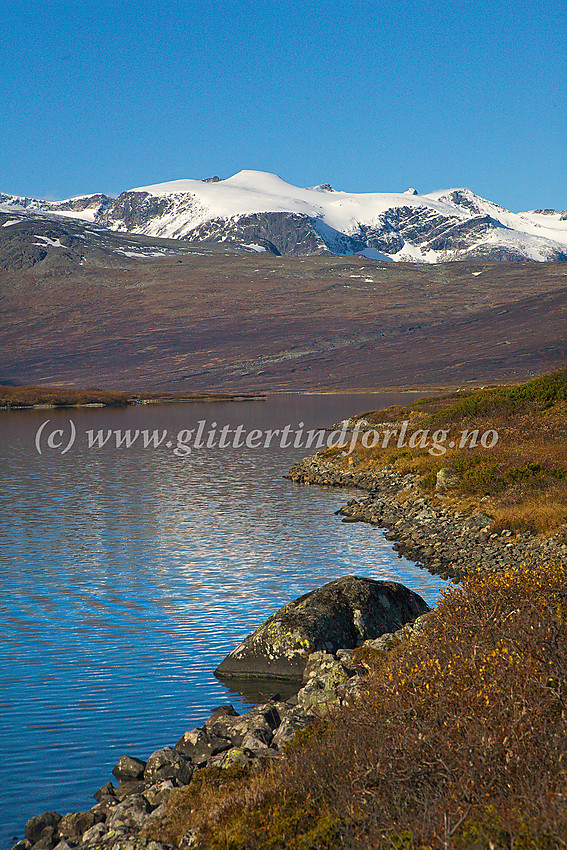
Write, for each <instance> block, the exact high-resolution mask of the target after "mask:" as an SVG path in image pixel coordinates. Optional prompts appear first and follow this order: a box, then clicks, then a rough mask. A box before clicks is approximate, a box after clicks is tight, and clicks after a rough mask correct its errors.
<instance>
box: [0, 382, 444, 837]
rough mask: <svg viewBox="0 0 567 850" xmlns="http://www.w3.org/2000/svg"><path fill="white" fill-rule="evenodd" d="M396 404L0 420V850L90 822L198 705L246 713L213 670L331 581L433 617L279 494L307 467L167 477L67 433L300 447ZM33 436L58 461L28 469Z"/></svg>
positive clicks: (328, 496)
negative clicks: (375, 588)
mask: <svg viewBox="0 0 567 850" xmlns="http://www.w3.org/2000/svg"><path fill="white" fill-rule="evenodd" d="M406 398H407V396H401V395H399V394H398V395H395V394H389V395H388V396H384V395H382V396H380V397H378V398H377V397H376V396H370V395H350V396H347V395H328V396H327V395H325V396H300V395H288V396H277V397H275V398H273V399H270V400H269V401H267V402H246V403H238V404H235V403H233V404H206V405H179V406H164V407H153V406H144V407H135V408H127V409H125V410H74V411H52V410H49V411H45V410H43V411H35V412H24V413H19V414H4V415H2V416H1V418H0V434H1V445H0V455H1V468H2V471H3V479H4V480H3V487H2V489H1V492H0V508H1V526H0V547H1V552H2V562H1V569H0V609H1V621H0V637H1V649H0V682H1V695H0V772H3V775H2V776H1V777H0V783H1V784H0V787H2V788H3V789H4V799H3V804H4V805H3V809H4V812H3V815H4V816H3V819H2V824H1V825H0V829H2V830H3V832H2V834H1V837H0V846H1V847H4V846H6V845H7V843H9V839H10V838H11V837H12V836H13V835H14V834H18V835H20V836H21V835H22V830H23V824H24V822H25V820H26V819H27V818H29V817H30V816H31V815H33V814H37V813H38V812H40V811H46V810H51V809H56V810H59V811H60V812H61V813H63V812H65V811H69V810H73V809H75V810H85V809H87V808H89V807H90V806H91V804H92V803H93V801H92V800H91V795H92V793H93V791H94V790H95V789H96V788H98V787H99V786H100V785H102V784H104V783H105V782H106V781H108V779H109V778H111V777H110V775H109V771H110V769H111V768H112V767H113V765H114V764H116V762H117V760H118V758H119V757H120V756H121V755H122V754H123V753H125V752H127V753H131V754H133V755H138V756H140V757H146V758H147V756H148V755H149V754H150V753H151V752H152V751H153V750H154V749H156V748H158V747H160V746H162V745H164V744H166V743H169V744H171V743H173V742H175V741H176V740H177V739H178V738H179V737H180V735H181V734H182V733H183V732H184V731H185V730H186V729H190V728H193V727H195V726H197V725H200V724H201V723H202V722H203V721H204V719H205V718H206V716H207V715H208V713H209V712H210V710H211V709H212V708H213V707H214V706H215V705H218V704H221V703H226V702H228V701H230V702H232V703H233V704H234V705H235V707H236V708H237V710H243V709H245V708H246V706H247V705H250V704H251V703H253V702H254V701H255V700H256V699H257V691H256V690H255V688H254V687H253V688H252V690H246V689H243V691H242V692H240V693H235V690H234V688H235V685H234V683H231V687H230V688H229V689H227V688H226V687H224V686H223V685H222V684H221V683H220V682H219V681H218V680H217V679H215V677H214V676H213V673H212V671H213V670H214V669H215V667H216V666H217V665H218V664H219V662H220V661H221V660H222V658H223V657H224V656H225V655H226V654H227V653H228V652H229V651H230V650H231V649H232V648H233V647H234V646H236V645H237V644H238V643H239V642H240V640H241V639H242V638H243V637H244V635H246V634H247V633H248V632H249V631H251V630H253V629H254V628H256V626H258V625H259V623H261V622H262V621H263V620H264V619H265V618H266V617H267V616H268V615H269V614H271V613H273V612H274V611H275V610H277V609H278V608H279V607H281V605H283V604H284V603H286V602H288V601H290V600H291V599H293V598H295V597H297V596H300V595H301V594H303V593H305V592H306V591H308V590H312V589H313V588H315V587H318V586H320V585H322V584H324V583H325V582H327V581H331V580H332V579H335V578H338V577H340V576H342V575H353V574H355V575H363V576H368V577H370V578H384V579H393V580H396V581H401V582H403V583H404V584H406V585H408V586H409V587H411V588H412V589H413V590H415V591H417V592H418V593H420V594H421V595H422V596H423V597H424V598H425V599H426V600H427V601H428V602H429V603H431V604H432V603H434V602H435V601H436V599H437V597H438V591H439V588H440V586H441V585H442V584H443V582H441V580H440V579H438V578H435V577H431V576H430V575H429V574H428V573H426V572H422V571H420V570H419V569H417V568H416V567H415V566H414V565H413V564H411V563H409V562H407V561H406V560H405V559H403V558H398V557H397V555H396V554H395V553H394V552H393V551H392V548H391V545H390V543H389V542H388V541H386V540H385V539H384V537H383V535H382V533H381V532H380V531H376V530H374V529H372V528H371V527H369V526H367V525H365V524H362V523H357V524H344V523H342V522H341V521H340V519H339V518H338V517H335V516H334V512H335V511H336V510H337V508H338V507H340V505H341V504H343V503H344V502H345V501H346V499H347V498H349V496H350V495H352V494H350V493H349V492H348V491H344V490H343V491H340V490H335V489H333V488H321V487H300V486H296V485H293V484H291V483H290V482H289V481H287V480H285V479H284V478H283V475H284V474H285V472H287V470H288V469H289V467H290V466H291V465H292V464H293V463H294V462H295V461H296V460H298V459H299V458H301V457H302V456H304V455H305V454H308V453H309V452H307V451H302V450H301V449H300V450H297V449H293V448H288V449H281V448H279V447H277V446H274V447H273V448H270V449H256V450H254V449H246V448H245V447H244V448H239V449H235V448H227V449H211V450H206V449H201V450H195V451H193V452H192V453H191V454H190V455H189V456H187V457H181V458H180V457H177V456H175V455H174V454H173V452H172V451H171V450H170V449H168V448H167V447H165V446H162V447H160V448H157V449H155V448H154V449H152V448H148V449H144V448H142V447H141V445H139V444H134V445H133V446H132V447H131V448H129V449H126V448H124V447H122V448H120V449H117V448H116V447H114V448H112V447H111V446H110V445H109V444H107V446H105V447H104V448H101V449H90V450H89V449H88V448H87V445H86V438H85V432H86V431H87V430H88V429H95V430H96V429H99V428H102V429H122V430H124V429H128V428H130V429H136V428H138V429H150V430H152V429H154V428H159V429H164V428H167V429H168V433H170V434H177V433H178V432H179V431H180V430H181V429H184V428H194V427H195V426H196V423H197V422H198V421H199V420H201V419H204V420H206V421H207V422H208V423H211V422H213V421H216V422H217V423H218V427H219V428H221V427H222V426H223V425H225V424H228V423H230V424H231V426H232V427H236V425H237V424H240V423H242V424H243V425H245V427H246V428H247V429H248V430H251V429H252V428H258V429H262V430H266V429H267V428H278V427H280V428H281V427H283V426H284V425H285V424H288V423H290V424H292V425H293V426H294V427H297V423H298V422H304V423H305V427H306V428H313V427H322V426H325V425H327V424H330V423H331V422H336V421H338V420H340V419H342V418H344V417H345V416H348V415H351V414H353V413H356V412H360V411H363V410H369V409H372V408H376V407H381V406H385V405H386V404H392V403H398V402H400V401H402V400H405V399H406ZM46 419H50V420H51V424H52V426H53V427H61V428H62V429H64V428H68V423H69V419H72V420H73V422H74V424H75V426H76V429H77V435H78V438H77V442H76V444H75V445H74V446H73V447H72V449H71V450H70V451H69V452H68V453H67V454H65V455H61V454H60V453H59V452H57V451H48V450H45V451H44V452H43V454H42V455H41V456H40V455H38V454H37V452H36V450H35V448H34V435H35V433H36V430H37V428H38V426H39V425H40V424H41V423H42V422H43V421H45V420H46ZM256 686H257V683H256ZM282 687H284V685H283V684H282V683H278V685H277V688H276V690H277V691H278V692H279V693H280V694H282V696H284V694H283V692H282ZM273 692H274V687H272V688H270V687H269V683H266V691H265V693H267V694H269V693H273Z"/></svg>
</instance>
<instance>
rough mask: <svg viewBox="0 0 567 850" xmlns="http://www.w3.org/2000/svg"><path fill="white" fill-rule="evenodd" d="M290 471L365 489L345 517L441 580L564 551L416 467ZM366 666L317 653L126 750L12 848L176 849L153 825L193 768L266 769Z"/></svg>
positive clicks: (346, 695)
mask: <svg viewBox="0 0 567 850" xmlns="http://www.w3.org/2000/svg"><path fill="white" fill-rule="evenodd" d="M285 477H286V478H288V479H289V480H291V481H292V482H293V483H296V484H304V485H313V484H317V485H319V486H333V487H344V488H348V489H353V488H354V489H359V490H361V492H362V493H364V494H365V495H363V496H362V497H361V498H360V499H350V500H349V501H348V502H347V503H346V504H345V505H343V506H342V507H341V508H340V509H339V510H338V511H337V512H336V513H337V515H340V516H341V517H342V520H343V522H347V523H349V522H367V523H370V524H372V525H374V526H375V527H377V528H386V529H387V531H386V532H385V536H386V538H387V539H388V540H390V541H392V542H393V546H394V549H395V550H396V551H397V552H398V554H399V555H400V556H402V555H403V556H405V557H407V558H408V559H411V560H414V561H415V562H416V563H417V564H418V565H419V566H421V567H423V568H424V569H428V570H429V571H430V572H431V573H433V574H436V575H440V576H441V577H442V578H444V579H448V578H453V579H454V580H456V581H459V580H460V579H461V578H463V577H464V576H465V575H466V574H467V570H468V569H469V567H470V566H475V567H480V568H483V569H486V570H488V571H490V572H498V571H499V570H502V569H506V567H507V566H513V565H514V564H517V563H520V562H524V561H526V560H528V559H534V560H535V559H541V558H545V560H550V559H552V558H554V557H558V556H559V557H561V556H563V557H564V556H565V555H566V554H567V545H566V544H564V543H561V542H560V540H559V535H556V536H555V537H551V538H537V537H531V536H530V535H527V534H522V535H518V536H516V537H514V536H513V535H512V532H510V531H507V530H503V531H502V532H501V533H499V534H496V533H491V532H490V522H491V517H490V516H489V515H488V514H483V513H481V512H477V513H469V514H467V513H465V512H458V511H454V510H452V509H451V508H450V507H449V506H445V505H443V504H442V501H443V495H442V494H441V493H437V494H436V496H435V498H434V499H431V498H428V497H427V496H425V495H423V494H422V493H421V491H419V490H418V488H417V480H418V476H416V475H413V474H411V473H408V474H405V475H403V474H400V473H396V472H394V471H392V470H391V469H385V470H382V471H380V472H378V473H373V474H369V473H356V472H353V471H344V470H340V469H337V468H336V467H335V466H334V465H333V463H332V462H331V461H328V460H324V459H323V458H322V457H320V456H319V455H318V454H316V455H315V456H312V457H308V458H305V459H303V460H302V461H300V462H298V463H297V464H295V465H294V466H293V467H292V469H291V470H290V471H289V472H288V473H287V475H286V476H285ZM400 497H401V499H400ZM438 502H441V504H438ZM428 616H429V615H428V614H427V613H426V614H424V615H422V616H421V617H419V618H418V619H417V620H415V621H414V622H413V623H411V624H406V625H405V626H404V627H403V628H402V629H400V630H399V631H397V632H394V633H389V634H384V635H382V636H381V637H379V638H377V639H374V640H369V641H366V642H365V643H364V644H363V648H367V649H370V650H374V651H382V652H384V651H386V652H387V651H389V650H390V649H392V648H394V647H395V646H396V645H398V644H399V643H400V642H401V641H404V640H407V639H409V638H411V636H412V634H414V633H415V634H417V633H418V632H419V631H420V629H421V628H422V624H423V623H424V622H425V621H426V619H427V617H428ZM366 672H367V670H366V669H365V666H364V662H363V661H362V660H361V659H359V658H357V650H347V649H339V650H338V651H337V652H336V654H335V655H331V654H329V653H326V652H316V653H312V655H311V656H310V657H309V662H308V664H307V667H306V669H305V672H304V674H303V680H302V682H298V686H299V690H298V693H297V695H296V696H293V697H291V698H290V699H287V700H282V699H281V698H280V697H279V694H275V695H274V696H273V697H271V698H270V699H269V700H268V701H266V702H265V703H263V704H259V705H256V706H254V707H253V708H252V709H250V710H249V711H248V712H246V713H244V714H242V715H238V714H237V713H236V712H235V711H234V709H233V708H232V706H229V705H224V706H219V707H218V708H216V709H215V710H214V711H213V712H212V714H211V716H210V717H209V719H208V720H207V721H206V722H205V723H204V724H203V726H202V727H200V728H196V729H192V730H190V731H188V732H185V733H184V735H182V737H181V738H180V740H179V741H178V742H177V743H176V744H175V745H173V747H172V746H164V747H161V748H160V749H158V750H156V751H155V752H153V753H152V754H151V755H150V756H149V757H148V760H147V762H146V761H142V760H141V759H140V758H138V757H133V756H123V757H122V758H121V759H120V761H119V763H118V765H116V767H115V769H114V771H113V773H114V775H115V776H116V778H117V779H118V780H119V784H118V786H117V787H114V786H113V785H112V784H111V783H110V782H107V783H106V784H105V785H103V786H102V787H101V788H99V789H98V791H96V792H95V794H94V795H93V796H94V798H95V800H96V804H95V805H94V806H92V807H91V808H90V809H89V810H88V811H87V812H73V813H69V814H67V815H65V816H64V817H63V818H61V816H60V815H59V814H57V813H53V812H51V813H44V814H42V815H37V816H35V817H34V818H32V819H31V820H30V821H28V823H27V824H26V838H25V839H22V840H20V841H19V842H17V844H15V845H14V847H13V848H12V850H32V848H34V847H35V845H36V844H37V842H38V841H39V842H40V844H38V850H39V847H40V846H41V848H42V850H73V848H79V850H97V848H103V849H104V850H126V848H128V850H172V848H173V845H169V844H164V843H160V842H158V841H154V840H152V839H151V838H149V837H148V836H147V834H146V830H147V829H149V828H151V827H154V826H159V825H161V824H162V823H163V822H164V819H166V820H167V817H168V814H167V808H166V807H167V802H168V799H169V798H170V797H171V795H172V794H175V793H176V789H177V788H180V789H183V788H185V787H186V786H187V785H189V783H190V781H191V778H192V776H193V774H194V773H195V771H200V770H202V769H204V768H205V769H206V768H209V769H214V770H216V771H218V769H221V770H223V769H227V770H228V769H230V768H234V769H238V768H239V767H240V768H242V767H249V766H254V768H255V769H258V770H261V769H263V768H264V767H265V766H267V765H269V764H270V763H271V762H272V760H273V759H278V758H280V756H281V755H282V753H283V752H284V750H285V745H286V744H287V743H289V742H290V741H291V740H292V739H293V738H294V736H295V734H296V733H297V732H299V731H301V730H303V729H305V728H307V727H309V726H311V725H313V724H314V723H315V722H317V720H318V718H320V717H325V715H326V714H327V713H328V712H329V710H332V709H333V708H334V707H340V706H341V705H344V704H346V703H348V702H351V701H355V700H356V699H357V698H358V697H359V696H360V695H361V693H362V689H363V683H364V677H365V674H366ZM274 687H275V688H276V687H277V682H274ZM32 836H33V837H34V838H35V841H32V840H31V837H32Z"/></svg>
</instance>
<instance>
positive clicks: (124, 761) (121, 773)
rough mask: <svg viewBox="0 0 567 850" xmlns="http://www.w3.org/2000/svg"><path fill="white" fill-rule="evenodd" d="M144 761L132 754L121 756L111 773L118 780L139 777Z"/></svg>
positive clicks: (144, 765)
mask: <svg viewBox="0 0 567 850" xmlns="http://www.w3.org/2000/svg"><path fill="white" fill-rule="evenodd" d="M145 767H146V762H145V761H142V760H141V759H137V758H133V757H132V756H121V757H120V758H119V760H118V764H117V765H116V766H115V767H114V768H113V770H112V773H113V774H114V776H115V777H116V778H117V779H118V781H119V782H128V781H130V780H133V779H141V778H142V776H143V775H144V768H145Z"/></svg>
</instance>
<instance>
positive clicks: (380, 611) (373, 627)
mask: <svg viewBox="0 0 567 850" xmlns="http://www.w3.org/2000/svg"><path fill="white" fill-rule="evenodd" d="M427 610H429V606H428V605H427V604H426V603H425V602H424V601H423V599H422V598H421V597H420V596H418V595H417V594H416V593H413V591H411V590H408V588H406V587H404V586H403V585H401V584H398V583H397V582H391V581H374V580H372V579H368V578H359V577H357V576H347V577H345V578H341V579H337V580H335V581H332V582H330V583H329V584H326V585H325V586H324V587H321V588H319V589H317V590H313V591H311V592H310V593H306V594H305V595H304V596H300V597H299V598H298V599H295V600H294V601H293V602H290V603H289V604H288V605H285V606H284V607H283V608H281V609H280V610H279V611H277V612H276V613H275V614H273V615H272V616H271V617H270V618H269V619H268V620H266V622H265V623H263V624H262V625H261V626H260V627H259V628H258V629H256V631H255V632H253V633H252V634H251V635H249V636H248V637H247V638H245V639H244V641H243V642H242V643H241V644H240V646H238V647H237V648H236V649H234V650H233V651H232V652H231V653H230V654H229V655H228V656H227V657H226V658H225V659H224V661H222V662H221V664H220V665H219V666H218V668H217V670H216V671H215V672H216V673H218V674H220V675H222V676H225V677H229V676H231V675H235V676H251V677H254V676H272V677H274V678H281V679H301V676H302V673H303V670H304V668H305V664H306V662H307V658H308V656H309V655H310V654H311V653H312V652H317V651H319V650H324V651H331V652H333V653H334V652H336V651H337V650H338V649H342V648H344V649H349V648H354V647H356V646H357V645H360V644H362V643H363V642H364V641H365V640H367V639H369V638H375V637H378V636H379V635H381V634H383V633H384V632H391V631H394V630H395V629H397V628H400V627H401V626H402V625H404V623H406V622H409V621H412V620H415V618H416V617H418V616H419V615H420V614H423V613H424V612H425V611H427Z"/></svg>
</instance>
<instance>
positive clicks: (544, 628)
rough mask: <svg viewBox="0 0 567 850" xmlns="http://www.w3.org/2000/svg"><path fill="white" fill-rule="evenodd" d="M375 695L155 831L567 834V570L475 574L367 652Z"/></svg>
mask: <svg viewBox="0 0 567 850" xmlns="http://www.w3.org/2000/svg"><path fill="white" fill-rule="evenodd" d="M364 663H365V664H366V665H367V667H368V668H369V670H370V672H369V676H368V679H367V685H366V692H365V694H364V695H363V697H362V699H360V700H359V701H358V702H357V703H356V704H354V705H352V706H349V707H346V708H343V709H341V710H340V711H339V712H338V713H337V714H336V715H334V716H333V717H331V718H330V719H329V718H328V719H327V720H325V721H321V722H320V724H319V725H318V726H317V727H315V728H312V729H309V730H307V732H304V733H302V734H301V736H300V737H299V739H298V740H296V742H295V743H294V744H293V745H292V746H291V747H290V749H289V751H288V753H287V754H286V757H285V758H284V759H282V760H281V761H280V762H277V763H275V764H271V765H269V766H266V767H265V768H264V769H263V770H261V769H260V770H259V769H255V770H250V771H248V772H246V771H240V772H237V773H236V774H233V775H231V774H230V773H225V772H224V771H222V770H218V769H212V768H209V769H207V770H206V771H203V772H202V773H197V774H196V778H195V780H194V781H193V782H192V783H191V784H190V785H189V786H188V787H187V788H183V789H179V790H178V791H176V792H174V794H173V795H172V797H171V798H170V801H169V803H168V811H167V814H166V817H165V818H164V820H163V821H162V822H161V823H159V824H155V825H154V826H153V827H152V828H151V835H152V837H154V838H156V839H159V840H162V841H167V842H170V843H172V844H173V845H174V846H175V847H185V846H192V847H196V848H209V850H220V849H221V848H223V850H245V848H246V849H247V848H251V849H252V848H274V850H276V848H282V850H283V848H285V850H307V848H320V849H321V850H323V848H329V850H330V849H331V848H333V850H334V848H357V850H359V849H360V848H389V850H429V848H431V850H433V848H455V850H471V848H478V850H480V848H483V849H484V848H486V850H495V848H509V850H512V848H514V850H541V848H552V847H562V846H565V844H566V843H567V806H566V803H567V796H566V795H567V715H566V710H567V706H566V702H565V701H566V698H567V566H566V565H564V564H561V563H551V562H550V563H547V564H538V565H536V564H528V565H524V566H522V567H516V568H514V569H509V570H508V571H507V572H503V573H500V574H498V575H488V576H487V575H481V574H476V575H471V576H469V577H468V578H467V579H466V580H465V581H464V582H463V584H462V585H460V586H458V587H452V588H451V589H450V590H448V591H447V592H446V593H445V595H444V597H443V599H442V601H441V602H440V604H439V606H438V607H437V608H436V609H435V610H434V611H433V612H432V613H431V614H430V616H429V618H428V619H427V621H426V623H425V626H424V628H423V630H422V631H421V632H419V633H417V634H415V635H414V636H413V637H412V638H411V639H408V640H406V641H405V642H402V643H399V644H398V645H397V646H396V647H395V648H394V649H393V650H391V651H389V652H384V653H373V654H371V657H369V654H368V653H366V656H365V658H364Z"/></svg>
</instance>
